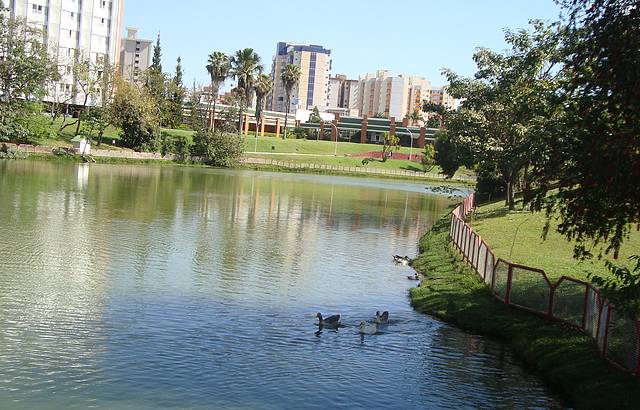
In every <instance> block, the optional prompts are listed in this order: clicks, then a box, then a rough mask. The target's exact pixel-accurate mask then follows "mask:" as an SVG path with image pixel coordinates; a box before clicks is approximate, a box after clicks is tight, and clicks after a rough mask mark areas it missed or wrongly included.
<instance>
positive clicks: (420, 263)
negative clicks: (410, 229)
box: [411, 216, 640, 409]
mask: <svg viewBox="0 0 640 410" xmlns="http://www.w3.org/2000/svg"><path fill="white" fill-rule="evenodd" d="M449 221H450V219H449V216H447V217H445V218H443V219H442V220H440V221H439V222H438V223H437V224H436V226H435V227H434V228H433V229H432V230H431V232H429V233H427V235H425V236H424V237H423V238H422V239H421V241H420V255H419V256H418V257H417V258H416V260H415V261H414V264H413V267H414V268H415V269H416V270H418V271H419V272H421V273H422V274H423V275H424V280H423V281H422V283H421V286H420V287H418V288H414V289H412V290H411V302H412V305H413V306H414V307H415V308H416V309H417V310H418V311H421V312H424V313H427V314H430V315H433V316H436V317H438V318H440V319H442V320H445V321H447V322H450V323H453V324H455V325H457V326H459V327H461V328H464V329H467V330H470V331H474V332H479V333H482V334H486V335H490V336H495V337H499V338H501V339H503V340H505V341H507V342H508V343H509V344H510V345H511V346H512V347H513V349H514V351H515V352H516V354H518V356H519V357H521V358H522V359H523V360H524V361H525V362H526V363H527V364H528V366H529V367H530V368H532V369H533V370H535V371H536V372H537V373H539V374H540V375H541V376H542V377H543V379H545V380H546V381H547V382H548V383H549V385H550V386H551V387H552V388H553V389H554V390H555V391H556V392H557V393H558V394H559V395H560V396H561V397H563V398H564V399H565V400H566V402H567V403H566V404H568V405H569V406H573V407H575V408H612V409H613V408H615V409H618V408H619V409H622V408H637V405H638V403H639V402H640V381H639V380H638V379H637V378H635V377H633V376H631V375H629V374H627V373H625V372H623V371H621V370H618V369H617V368H615V367H613V366H611V365H609V364H608V363H607V362H605V361H604V360H603V359H602V358H601V356H600V354H599V352H598V350H597V349H596V346H595V343H594V342H593V341H592V340H591V339H590V338H589V337H588V336H585V335H584V334H582V333H580V332H578V331H577V330H574V329H572V328H569V327H567V326H564V325H562V324H560V323H555V322H551V321H548V320H545V319H544V318H541V317H539V316H536V315H533V314H529V313H527V312H523V311H519V310H515V309H512V308H509V307H507V306H505V305H504V304H502V303H500V302H498V301H497V300H495V299H494V298H493V297H492V296H491V294H490V292H489V290H488V288H487V287H486V286H485V285H484V283H483V282H482V281H481V280H480V279H479V278H478V277H477V276H476V274H475V273H474V272H472V271H471V269H470V268H469V267H468V266H467V264H466V263H464V262H461V260H460V256H459V254H458V252H457V251H455V250H453V248H452V247H451V245H450V244H449V240H448V229H449ZM503 223H504V220H503ZM494 238H498V237H497V236H494ZM505 382H506V383H508V380H505Z"/></svg>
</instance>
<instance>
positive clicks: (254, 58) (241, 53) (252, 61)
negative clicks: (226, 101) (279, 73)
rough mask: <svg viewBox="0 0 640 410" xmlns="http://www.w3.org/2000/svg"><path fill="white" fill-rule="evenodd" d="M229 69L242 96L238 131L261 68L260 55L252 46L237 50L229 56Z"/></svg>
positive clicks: (240, 130) (240, 128)
mask: <svg viewBox="0 0 640 410" xmlns="http://www.w3.org/2000/svg"><path fill="white" fill-rule="evenodd" d="M231 70H232V72H233V75H234V76H235V77H236V79H237V80H238V94H239V95H240V96H242V97H243V98H242V99H241V101H240V110H239V115H238V132H242V122H243V118H244V115H243V112H244V107H245V106H246V105H248V104H249V102H250V101H251V93H253V87H254V85H255V81H256V77H257V76H258V75H259V74H261V73H262V70H263V67H262V65H261V64H260V56H259V55H258V54H257V53H256V52H255V51H253V49H252V48H245V49H243V50H238V51H236V53H235V54H234V55H233V56H232V57H231Z"/></svg>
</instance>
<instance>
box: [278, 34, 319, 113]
mask: <svg viewBox="0 0 640 410" xmlns="http://www.w3.org/2000/svg"><path fill="white" fill-rule="evenodd" d="M287 64H295V65H297V66H298V67H300V79H299V80H298V84H297V85H296V86H295V87H294V88H293V91H292V92H291V107H289V109H290V112H295V111H296V109H298V108H300V109H304V110H312V109H313V108H314V107H318V109H322V108H323V107H326V105H327V93H328V89H329V72H330V71H331V50H327V49H325V48H324V47H322V46H319V45H313V44H294V43H284V42H280V43H278V47H277V50H276V55H275V56H274V57H273V65H272V67H271V75H272V76H273V91H272V93H271V97H270V98H268V99H267V109H269V110H273V111H280V112H285V111H286V104H287V94H286V92H285V89H284V84H283V83H282V70H283V69H284V67H285V66H286V65H287Z"/></svg>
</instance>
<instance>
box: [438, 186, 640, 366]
mask: <svg viewBox="0 0 640 410" xmlns="http://www.w3.org/2000/svg"><path fill="white" fill-rule="evenodd" d="M474 210H475V194H471V195H470V196H468V197H466V198H465V199H464V201H463V202H462V203H461V204H460V205H459V206H458V207H456V208H455V210H454V211H453V213H452V215H451V225H450V228H449V240H450V241H451V243H452V244H453V245H454V246H455V248H456V249H457V250H458V251H459V252H460V254H461V255H462V258H463V260H464V261H465V262H467V263H468V264H469V265H470V266H471V267H472V268H473V270H474V271H475V273H476V274H477V275H478V276H479V277H480V279H482V280H483V281H484V283H485V284H486V285H487V286H488V287H489V288H490V290H491V294H492V295H493V296H494V297H495V298H496V299H497V300H499V301H500V302H502V303H504V304H505V305H507V306H511V307H514V308H516V309H520V310H525V311H528V312H531V313H534V314H537V315H540V316H544V317H546V318H548V319H550V320H554V321H559V322H562V323H565V324H567V325H569V326H571V327H573V328H576V329H578V330H580V331H581V332H583V333H585V334H587V335H589V336H590V337H591V338H592V339H594V340H595V342H596V344H597V346H598V350H599V352H600V353H601V355H602V356H603V357H604V358H605V359H606V360H607V361H608V362H610V363H611V364H613V365H615V366H616V367H619V368H621V369H623V370H625V371H628V372H631V373H633V374H634V375H635V376H636V377H640V321H635V320H632V319H630V318H628V317H625V316H623V315H621V314H620V315H618V314H617V312H616V310H615V308H614V306H613V305H612V304H611V303H610V302H609V301H608V300H606V299H605V298H604V297H603V295H602V293H601V291H600V289H598V288H596V287H594V286H593V285H592V284H590V283H588V282H585V281H582V280H579V279H575V278H572V277H570V276H562V277H560V278H559V279H558V280H557V281H556V282H552V281H551V280H550V279H549V277H548V276H547V274H546V273H545V271H544V270H542V269H538V268H533V267H529V266H525V265H520V264H517V263H513V262H509V261H506V260H504V259H501V258H496V256H495V254H494V253H493V251H492V250H491V248H490V247H489V245H488V244H487V243H486V242H485V241H484V240H483V239H482V238H481V237H480V236H479V235H478V234H477V233H476V232H475V231H474V230H473V228H472V227H471V225H469V224H468V223H467V222H466V221H465V218H466V217H467V216H469V215H470V214H472V213H473V211H474Z"/></svg>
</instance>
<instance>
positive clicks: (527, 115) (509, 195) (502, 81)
mask: <svg viewBox="0 0 640 410" xmlns="http://www.w3.org/2000/svg"><path fill="white" fill-rule="evenodd" d="M532 26H533V31H532V32H528V31H526V30H519V31H517V32H512V31H507V32H506V35H505V40H506V42H507V43H508V44H509V45H510V46H511V49H510V50H508V51H507V52H506V53H504V54H501V53H496V52H493V51H491V50H488V49H479V50H478V51H477V52H476V53H475V54H474V60H475V62H476V64H477V66H478V72H477V73H476V75H475V78H474V79H468V78H463V77H460V76H458V75H457V74H455V73H453V72H451V71H449V70H446V71H445V75H446V76H447V77H448V79H449V82H450V86H449V90H450V93H451V95H452V96H454V97H456V98H464V99H465V101H464V103H463V104H462V106H461V107H460V108H459V109H458V110H457V111H455V112H453V113H451V114H452V115H451V118H450V120H449V123H448V124H447V127H448V130H449V132H450V134H451V136H452V137H454V138H455V139H456V140H457V143H459V144H462V145H464V146H466V147H467V148H468V149H469V150H470V151H471V152H472V154H473V158H474V162H475V163H477V164H478V165H480V166H487V167H489V168H494V169H497V170H499V172H500V174H501V177H502V180H503V183H504V186H505V195H506V204H507V206H508V207H509V209H514V207H515V202H514V196H515V192H516V189H517V182H518V180H519V178H520V175H521V173H522V172H523V170H525V169H526V168H527V167H528V166H529V164H530V163H531V161H532V160H533V159H534V158H535V157H536V156H537V155H539V154H540V150H544V146H542V145H541V144H539V141H540V140H541V136H542V134H543V133H544V132H547V126H548V124H549V123H550V122H552V121H553V120H554V119H556V118H557V117H558V116H560V115H561V110H560V109H559V108H560V107H559V105H558V104H557V103H556V99H557V97H556V96H557V94H556V90H557V89H558V80H557V74H558V69H557V63H558V61H559V59H558V42H559V38H558V36H557V35H556V31H555V30H554V29H553V27H550V26H546V25H544V24H543V23H541V22H532Z"/></svg>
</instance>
